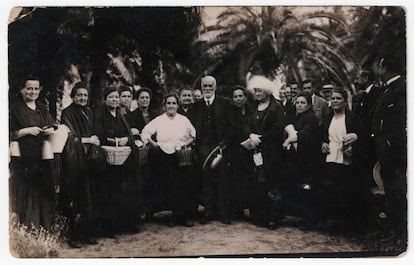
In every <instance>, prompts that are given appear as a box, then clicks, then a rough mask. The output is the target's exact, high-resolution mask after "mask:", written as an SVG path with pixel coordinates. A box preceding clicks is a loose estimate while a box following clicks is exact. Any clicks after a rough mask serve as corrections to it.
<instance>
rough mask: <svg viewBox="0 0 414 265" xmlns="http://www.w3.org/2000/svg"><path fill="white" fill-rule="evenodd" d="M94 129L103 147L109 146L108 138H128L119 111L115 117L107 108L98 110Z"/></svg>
mask: <svg viewBox="0 0 414 265" xmlns="http://www.w3.org/2000/svg"><path fill="white" fill-rule="evenodd" d="M94 128H95V132H96V134H97V135H98V137H99V140H100V142H101V144H102V145H108V140H107V138H114V137H126V136H128V130H127V129H126V127H125V125H124V123H123V122H122V120H121V114H120V112H119V110H117V112H116V117H114V116H112V114H111V113H110V112H109V110H108V109H107V108H106V107H103V108H100V109H98V110H97V112H96V113H95V119H94Z"/></svg>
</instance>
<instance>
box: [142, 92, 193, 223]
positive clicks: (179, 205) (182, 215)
mask: <svg viewBox="0 0 414 265" xmlns="http://www.w3.org/2000/svg"><path fill="white" fill-rule="evenodd" d="M163 105H164V108H165V113H164V114H161V115H160V116H158V117H156V118H155V119H154V120H152V121H150V122H149V123H148V124H147V125H146V126H145V127H144V129H143V130H142V134H141V137H142V139H143V141H144V142H148V143H149V144H150V145H151V146H152V147H153V149H154V150H155V155H154V156H152V158H154V159H157V161H158V163H159V170H160V173H159V176H157V177H158V180H159V181H158V183H155V185H156V190H155V191H158V192H159V191H161V192H163V191H165V192H167V196H166V197H165V198H164V200H166V202H170V203H171V205H170V206H171V208H172V210H173V220H172V222H170V225H175V224H183V225H185V226H193V223H192V222H191V221H189V215H190V214H191V213H192V212H193V209H190V208H191V205H192V203H191V198H190V197H191V196H190V191H191V188H190V187H191V182H192V180H191V176H192V174H191V172H192V167H191V166H179V164H178V161H177V150H181V149H182V148H189V147H190V145H191V144H192V143H193V141H194V139H195V137H196V130H195V128H194V126H193V125H192V124H191V122H190V120H188V119H187V117H185V116H183V115H181V114H179V113H177V109H178V97H177V96H176V95H175V94H168V95H166V96H165V97H164V102H163ZM154 136H155V140H154Z"/></svg>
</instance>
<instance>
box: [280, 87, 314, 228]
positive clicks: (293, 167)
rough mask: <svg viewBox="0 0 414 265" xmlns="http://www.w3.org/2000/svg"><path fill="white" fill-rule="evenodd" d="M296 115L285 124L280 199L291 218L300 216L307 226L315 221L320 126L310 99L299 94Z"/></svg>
mask: <svg viewBox="0 0 414 265" xmlns="http://www.w3.org/2000/svg"><path fill="white" fill-rule="evenodd" d="M295 108H296V115H295V116H294V117H290V120H288V121H287V125H286V127H285V131H286V132H287V133H288V137H287V138H286V140H285V141H284V142H283V148H284V149H286V150H287V156H286V163H285V170H284V172H285V174H284V181H283V182H284V185H283V187H284V192H283V195H284V196H283V198H284V201H285V202H286V205H285V206H286V208H287V210H288V211H289V213H290V214H292V213H293V214H294V215H299V216H301V217H302V218H304V219H306V220H305V222H306V223H305V225H310V223H309V222H312V221H313V219H314V218H315V216H313V215H314V211H312V209H313V208H314V205H313V203H312V198H313V197H314V196H315V195H314V192H313V190H314V187H315V184H316V183H315V178H316V177H317V173H318V165H319V161H320V159H319V157H320V147H319V146H320V135H319V122H318V119H317V118H316V116H315V113H314V112H313V110H312V98H311V96H310V95H309V94H307V93H299V94H298V95H297V98H296V100H295Z"/></svg>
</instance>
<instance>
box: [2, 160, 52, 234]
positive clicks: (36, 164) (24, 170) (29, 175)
mask: <svg viewBox="0 0 414 265" xmlns="http://www.w3.org/2000/svg"><path fill="white" fill-rule="evenodd" d="M10 173H11V179H10V200H11V209H12V211H13V212H15V213H17V215H18V216H19V220H20V223H22V224H24V225H27V226H31V225H32V224H33V225H34V226H35V227H37V228H39V227H40V226H42V227H44V228H46V229H50V228H51V226H52V224H53V222H54V218H55V207H54V186H55V185H54V184H55V183H54V178H53V174H52V169H51V167H50V164H49V163H48V161H45V160H40V159H35V158H14V159H12V161H11V165H10Z"/></svg>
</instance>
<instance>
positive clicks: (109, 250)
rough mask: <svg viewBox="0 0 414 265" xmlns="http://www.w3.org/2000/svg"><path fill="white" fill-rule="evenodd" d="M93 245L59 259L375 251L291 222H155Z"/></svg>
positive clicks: (62, 254)
mask: <svg viewBox="0 0 414 265" xmlns="http://www.w3.org/2000/svg"><path fill="white" fill-rule="evenodd" d="M167 214H168V213H167ZM158 218H163V216H161V217H160V216H158ZM160 220H161V219H160ZM97 241H98V244H96V245H84V246H83V247H82V248H69V247H68V246H64V247H63V249H61V250H60V251H59V257H62V258H98V257H99V258H104V257H117V258H121V257H177V256H178V257H183V256H184V257H187V256H191V257H198V256H222V255H229V256H240V255H243V256H245V255H246V256H255V257H262V256H276V257H284V256H286V254H293V256H295V257H301V256H305V257H313V256H317V257H320V256H322V257H341V256H342V257H344V256H345V257H347V256H361V254H363V255H362V256H366V255H367V254H366V253H367V251H373V250H377V249H370V248H376V247H377V246H376V245H375V244H366V241H364V240H361V238H360V237H355V236H354V237H351V236H346V235H339V234H332V233H328V232H317V231H309V230H304V229H301V228H300V226H299V225H298V220H297V218H294V217H289V218H287V219H285V222H284V225H282V226H280V227H279V228H277V229H275V230H268V229H267V228H262V227H257V226H255V225H252V224H250V223H248V222H246V221H235V222H233V223H232V224H231V225H225V224H222V223H220V222H218V221H214V222H211V223H208V224H205V225H200V224H198V223H195V226H194V227H191V228H189V227H183V226H175V227H168V226H166V225H165V223H162V221H154V222H152V223H144V224H142V225H141V226H140V232H139V233H134V234H122V235H117V236H116V238H98V239H97ZM368 253H369V252H368ZM368 256H370V254H368Z"/></svg>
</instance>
